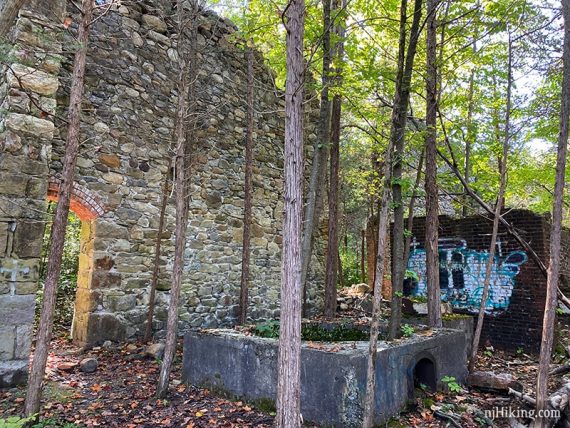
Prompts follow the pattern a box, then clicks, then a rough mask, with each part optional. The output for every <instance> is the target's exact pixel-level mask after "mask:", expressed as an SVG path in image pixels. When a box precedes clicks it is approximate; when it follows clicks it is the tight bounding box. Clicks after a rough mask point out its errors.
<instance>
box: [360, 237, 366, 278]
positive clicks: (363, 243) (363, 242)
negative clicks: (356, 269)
mask: <svg viewBox="0 0 570 428" xmlns="http://www.w3.org/2000/svg"><path fill="white" fill-rule="evenodd" d="M360 235H361V236H360V282H362V283H365V282H366V266H365V264H364V263H365V260H366V232H365V231H364V229H362V230H361V231H360Z"/></svg>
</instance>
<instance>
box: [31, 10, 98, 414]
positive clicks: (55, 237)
mask: <svg viewBox="0 0 570 428" xmlns="http://www.w3.org/2000/svg"><path fill="white" fill-rule="evenodd" d="M92 16H93V0H83V2H82V17H81V22H80V23H79V29H78V33H77V41H78V46H79V48H78V50H77V52H76V53H75V58H74V62H73V75H72V78H71V89H70V95H69V112H68V128H67V143H66V145H65V154H64V158H63V171H62V180H61V185H60V188H59V194H58V204H57V208H56V211H55V217H54V220H53V223H52V236H51V244H50V253H49V258H48V264H47V277H46V282H45V286H44V300H43V306H42V312H41V315H40V322H39V325H38V336H37V339H36V349H35V352H34V359H33V362H32V368H31V371H30V378H29V380H28V390H27V394H26V403H25V407H24V412H25V414H26V416H32V415H35V414H37V413H38V412H39V410H40V400H41V394H42V381H43V377H44V374H45V369H46V363H47V356H48V350H49V343H50V340H51V330H52V325H53V312H54V308H55V299H56V292H57V282H58V280H59V274H60V271H61V260H62V256H63V245H64V242H65V229H66V227H67V218H68V215H69V205H70V200H71V192H72V189H73V178H74V175H75V163H76V161H77V154H78V152H79V144H80V141H79V140H80V125H81V101H82V100H83V90H84V83H85V63H86V58H87V45H88V42H89V25H90V23H91V20H92Z"/></svg>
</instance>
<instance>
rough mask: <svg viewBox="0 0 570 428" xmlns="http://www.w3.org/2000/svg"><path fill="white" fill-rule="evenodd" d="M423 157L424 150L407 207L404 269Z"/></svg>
mask: <svg viewBox="0 0 570 428" xmlns="http://www.w3.org/2000/svg"><path fill="white" fill-rule="evenodd" d="M424 157H425V149H424V150H422V153H421V154H420V160H419V161H418V171H417V173H416V181H415V183H414V190H413V191H412V197H411V198H410V204H409V205H408V224H407V225H406V229H407V231H408V233H407V235H406V242H405V244H404V267H406V266H407V263H408V259H409V258H410V245H412V230H413V228H414V209H415V206H416V199H417V198H418V188H419V187H420V182H421V180H422V169H423V167H424Z"/></svg>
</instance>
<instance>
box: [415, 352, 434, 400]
mask: <svg viewBox="0 0 570 428" xmlns="http://www.w3.org/2000/svg"><path fill="white" fill-rule="evenodd" d="M413 380H414V388H421V389H426V388H427V389H428V390H430V391H431V392H435V391H436V389H437V373H436V368H435V364H434V362H433V361H432V360H431V359H430V358H421V359H420V360H419V361H418V362H417V363H416V364H415V366H414V370H413Z"/></svg>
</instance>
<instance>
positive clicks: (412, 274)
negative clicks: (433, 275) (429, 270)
mask: <svg viewBox="0 0 570 428" xmlns="http://www.w3.org/2000/svg"><path fill="white" fill-rule="evenodd" d="M404 278H406V279H415V280H416V281H419V280H420V277H419V276H418V274H417V272H415V271H413V270H409V269H406V272H405V274H404Z"/></svg>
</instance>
